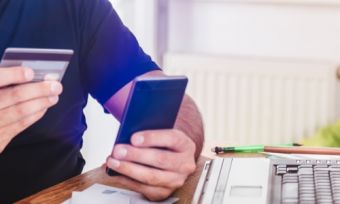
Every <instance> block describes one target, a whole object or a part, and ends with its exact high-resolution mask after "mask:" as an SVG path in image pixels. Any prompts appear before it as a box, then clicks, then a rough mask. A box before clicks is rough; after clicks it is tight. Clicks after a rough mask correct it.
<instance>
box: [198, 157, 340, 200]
mask: <svg viewBox="0 0 340 204" xmlns="http://www.w3.org/2000/svg"><path fill="white" fill-rule="evenodd" d="M192 203H193V204H197V203H199V204H201V203H202V204H222V203H223V204H224V203H226V204H248V203H252V204H276V203H282V204H286V203H287V204H288V203H289V204H294V203H296V204H298V203H308V204H309V203H340V160H294V159H278V160H273V159H267V158H217V159H214V160H211V161H208V162H206V163H205V165H204V167H203V171H202V174H201V176H200V179H199V182H198V185H197V187H196V191H195V194H194V197H193V201H192Z"/></svg>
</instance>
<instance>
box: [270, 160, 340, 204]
mask: <svg viewBox="0 0 340 204" xmlns="http://www.w3.org/2000/svg"><path fill="white" fill-rule="evenodd" d="M276 175H279V176H282V179H281V203H282V204H293V203H299V204H305V203H306V204H313V203H317V204H324V203H325V204H326V203H330V204H331V203H335V204H336V203H339V204H340V161H331V160H330V161H318V160H311V161H309V160H307V161H300V160H297V162H296V164H278V165H276Z"/></svg>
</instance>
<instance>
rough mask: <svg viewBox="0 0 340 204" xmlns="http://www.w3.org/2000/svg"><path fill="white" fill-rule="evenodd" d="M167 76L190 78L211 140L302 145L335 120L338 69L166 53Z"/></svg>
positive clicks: (326, 65)
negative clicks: (295, 143)
mask: <svg viewBox="0 0 340 204" xmlns="http://www.w3.org/2000/svg"><path fill="white" fill-rule="evenodd" d="M164 67H165V71H166V72H167V73H168V74H175V75H178V74H180V75H183V74H184V75H187V76H188V77H189V80H190V82H189V87H188V93H189V95H191V96H192V97H193V98H194V100H195V101H196V102H197V104H198V106H199V108H200V110H201V112H202V114H203V118H204V121H205V131H206V139H207V140H218V141H234V142H235V143H238V144H259V143H264V144H276V143H284V142H292V141H299V140H300V139H301V138H302V137H304V136H310V135H312V134H313V133H314V132H315V131H316V129H317V128H319V127H321V126H323V125H325V124H327V123H329V122H333V121H334V120H335V119H336V86H337V77H336V68H337V66H336V64H335V63H327V62H310V61H305V62H302V61H291V60H289V61H288V60H278V59H272V60H269V59H251V58H244V59H242V58H229V59H226V58H222V57H221V58H216V57H202V56H197V55H185V54H167V55H166V56H165V58H164Z"/></svg>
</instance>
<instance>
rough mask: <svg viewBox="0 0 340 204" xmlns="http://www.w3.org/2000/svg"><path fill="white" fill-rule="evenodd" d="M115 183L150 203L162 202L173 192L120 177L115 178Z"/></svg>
mask: <svg viewBox="0 0 340 204" xmlns="http://www.w3.org/2000/svg"><path fill="white" fill-rule="evenodd" d="M116 181H117V182H118V183H120V184H122V185H123V186H124V187H126V188H127V189H129V190H132V191H136V192H140V193H142V194H143V195H144V196H145V197H146V198H147V199H149V200H151V201H161V200H164V199H166V198H168V197H169V196H170V195H171V194H172V193H173V191H174V189H169V188H164V187H156V186H148V185H145V184H142V183H140V182H137V181H134V180H132V179H129V178H126V177H122V176H118V177H116Z"/></svg>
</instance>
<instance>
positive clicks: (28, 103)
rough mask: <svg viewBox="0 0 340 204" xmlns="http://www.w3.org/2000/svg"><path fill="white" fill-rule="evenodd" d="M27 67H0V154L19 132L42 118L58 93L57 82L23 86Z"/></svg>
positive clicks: (30, 76)
mask: <svg viewBox="0 0 340 204" xmlns="http://www.w3.org/2000/svg"><path fill="white" fill-rule="evenodd" d="M33 77H34V73H33V71H32V70H31V69H29V68H24V67H10V68H0V154H1V153H2V152H3V150H4V149H5V148H6V146H7V145H8V144H9V143H10V141H11V140H12V139H13V138H14V137H15V136H17V135H18V134H19V133H20V132H22V131H23V130H25V129H26V128H28V127H29V126H31V125H32V124H34V123H35V122H36V121H38V120H39V119H40V118H42V117H43V116H44V115H45V113H46V111H47V109H48V108H50V107H51V106H53V105H55V104H56V103H57V102H58V100H59V98H58V96H59V95H60V94H61V92H62V85H61V84H60V83H59V82H57V81H44V82H37V83H27V82H31V81H32V80H33Z"/></svg>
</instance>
